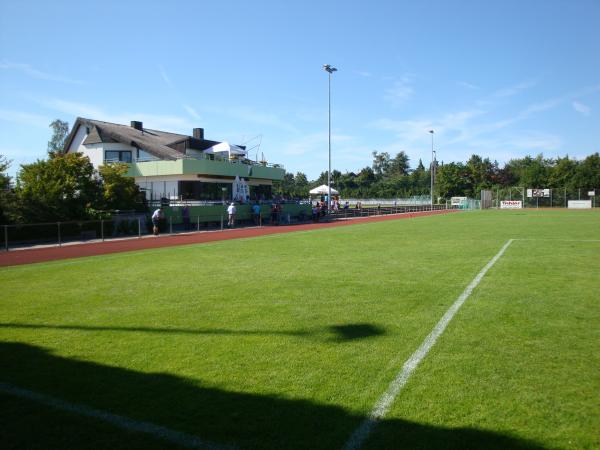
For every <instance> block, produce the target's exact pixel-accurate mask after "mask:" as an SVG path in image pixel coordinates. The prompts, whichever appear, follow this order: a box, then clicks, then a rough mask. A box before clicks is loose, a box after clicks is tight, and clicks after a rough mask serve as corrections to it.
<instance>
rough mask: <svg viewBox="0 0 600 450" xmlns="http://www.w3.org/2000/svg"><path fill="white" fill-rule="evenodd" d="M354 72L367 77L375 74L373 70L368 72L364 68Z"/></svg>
mask: <svg viewBox="0 0 600 450" xmlns="http://www.w3.org/2000/svg"><path fill="white" fill-rule="evenodd" d="M354 73H356V74H357V75H360V76H361V77H365V78H369V77H372V76H373V74H372V73H371V72H366V71H362V70H356V71H355V72H354Z"/></svg>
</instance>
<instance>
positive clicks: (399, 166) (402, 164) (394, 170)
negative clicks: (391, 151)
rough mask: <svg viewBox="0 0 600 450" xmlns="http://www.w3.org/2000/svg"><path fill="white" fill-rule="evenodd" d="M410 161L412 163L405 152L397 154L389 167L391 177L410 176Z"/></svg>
mask: <svg viewBox="0 0 600 450" xmlns="http://www.w3.org/2000/svg"><path fill="white" fill-rule="evenodd" d="M409 161H410V159H409V158H408V155H407V154H406V153H405V152H404V151H401V152H399V153H398V154H396V156H395V157H394V159H392V160H391V161H390V166H389V174H390V176H392V177H402V176H406V175H408V170H409V168H410V166H409Z"/></svg>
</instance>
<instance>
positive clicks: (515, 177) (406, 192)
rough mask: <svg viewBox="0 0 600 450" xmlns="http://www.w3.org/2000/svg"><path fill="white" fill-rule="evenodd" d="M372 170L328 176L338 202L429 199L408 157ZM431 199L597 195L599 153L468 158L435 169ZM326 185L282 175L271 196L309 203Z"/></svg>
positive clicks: (425, 178) (387, 159)
mask: <svg viewBox="0 0 600 450" xmlns="http://www.w3.org/2000/svg"><path fill="white" fill-rule="evenodd" d="M372 156H373V162H372V165H371V166H367V167H364V168H363V169H361V170H359V171H358V172H346V173H342V172H340V171H338V170H332V172H331V179H332V186H333V187H334V188H335V189H336V190H337V191H338V192H339V193H340V196H341V197H342V198H390V199H391V198H408V197H412V196H418V195H429V194H430V190H431V178H430V176H431V168H429V167H428V168H426V167H425V166H424V165H423V162H422V161H421V160H419V162H418V164H417V166H416V167H415V168H411V167H410V164H409V158H408V155H406V153H405V152H402V151H401V152H399V153H398V154H397V155H396V156H395V157H393V158H392V157H391V156H390V155H389V154H388V153H387V152H382V153H379V152H376V151H375V152H373V153H372ZM433 173H434V178H435V185H434V197H435V198H439V199H440V200H446V199H449V198H450V197H454V196H461V197H462V196H466V197H471V198H479V196H480V192H481V190H483V189H492V190H496V189H505V188H509V187H513V186H519V187H525V188H551V189H558V188H560V189H567V190H569V191H575V190H577V189H579V188H580V189H594V188H595V189H600V154H598V153H597V152H596V153H594V154H592V155H589V156H587V157H586V158H584V159H582V160H578V159H574V158H569V156H565V157H559V158H547V157H544V155H543V154H539V155H537V156H535V157H533V156H525V157H524V158H516V159H511V160H510V161H509V162H508V163H506V164H504V165H502V166H501V165H500V164H499V163H498V162H497V161H491V160H490V159H489V158H483V157H481V156H479V155H472V156H471V157H470V158H469V160H468V161H466V162H464V163H463V162H450V163H447V164H445V163H443V162H441V163H437V162H436V163H435V164H434V167H433ZM322 184H327V172H322V173H321V175H320V176H319V177H318V178H317V179H316V180H314V181H308V179H307V177H306V175H305V174H304V173H302V172H298V173H297V174H296V175H294V174H292V173H286V174H285V176H284V179H283V180H282V181H281V182H277V183H275V185H274V190H275V193H277V194H279V195H283V196H288V197H294V198H307V197H308V192H309V190H310V189H312V188H314V187H317V186H320V185H322Z"/></svg>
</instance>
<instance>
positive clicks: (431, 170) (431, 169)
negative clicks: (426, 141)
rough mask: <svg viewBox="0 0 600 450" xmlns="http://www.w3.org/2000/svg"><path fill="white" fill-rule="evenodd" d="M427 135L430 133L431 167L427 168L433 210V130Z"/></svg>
mask: <svg viewBox="0 0 600 450" xmlns="http://www.w3.org/2000/svg"><path fill="white" fill-rule="evenodd" d="M429 133H431V165H430V166H429V174H430V175H431V191H430V202H431V209H433V158H434V156H433V153H434V151H433V133H434V131H433V130H429Z"/></svg>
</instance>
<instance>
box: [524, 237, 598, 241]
mask: <svg viewBox="0 0 600 450" xmlns="http://www.w3.org/2000/svg"><path fill="white" fill-rule="evenodd" d="M514 240H515V241H534V242H535V241H544V242H600V239H552V238H517V239H514Z"/></svg>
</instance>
